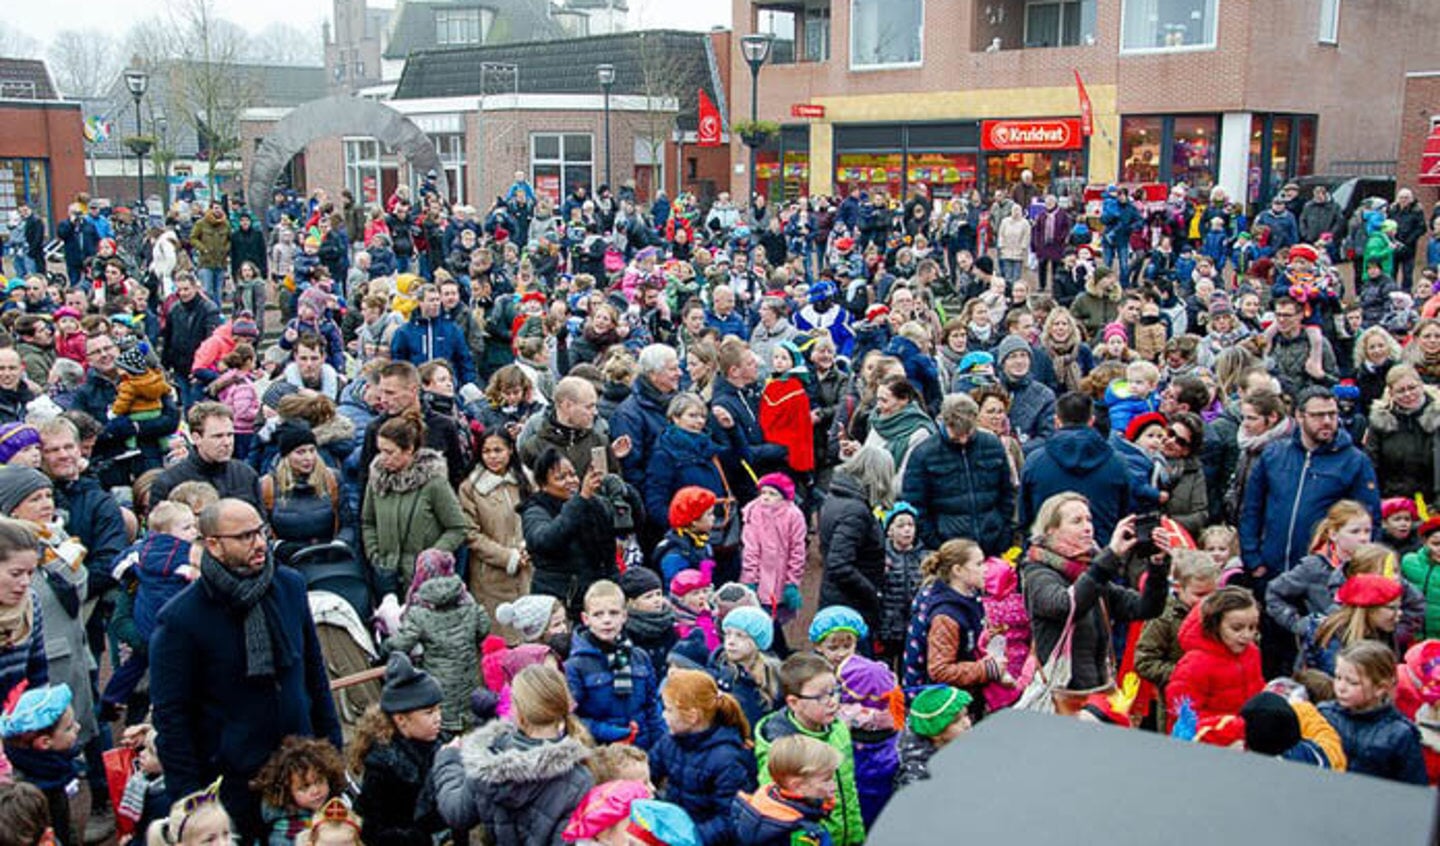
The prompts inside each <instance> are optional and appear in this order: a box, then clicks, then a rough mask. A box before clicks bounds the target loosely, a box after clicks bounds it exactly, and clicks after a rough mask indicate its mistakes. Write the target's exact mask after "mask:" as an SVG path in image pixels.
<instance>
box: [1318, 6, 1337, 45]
mask: <svg viewBox="0 0 1440 846" xmlns="http://www.w3.org/2000/svg"><path fill="white" fill-rule="evenodd" d="M1320 43H1321V44H1339V43H1340V0H1320Z"/></svg>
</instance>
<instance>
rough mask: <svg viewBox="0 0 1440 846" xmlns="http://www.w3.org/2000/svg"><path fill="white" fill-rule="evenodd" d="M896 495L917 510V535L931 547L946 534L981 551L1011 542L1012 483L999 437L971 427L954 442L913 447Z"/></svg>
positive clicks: (943, 439) (997, 550)
mask: <svg viewBox="0 0 1440 846" xmlns="http://www.w3.org/2000/svg"><path fill="white" fill-rule="evenodd" d="M901 499H903V500H905V501H906V502H908V503H910V504H911V505H913V506H915V508H916V509H917V510H918V511H919V512H920V520H919V523H920V538H921V540H922V541H923V542H924V544H925V546H926V547H928V548H930V549H939V548H940V544H942V543H944V542H945V541H947V540H950V539H951V538H970V539H971V540H973V541H975V542H976V543H978V544H980V547H981V548H982V549H983V550H984V551H985V554H986V555H1000V554H1002V553H1003V552H1005V550H1007V549H1009V548H1010V546H1011V544H1012V543H1013V542H1014V534H1015V484H1014V481H1013V480H1012V478H1011V476H1010V462H1009V461H1008V460H1007V459H1006V457H1005V447H1004V446H1003V445H1001V443H1000V439H999V438H997V437H995V436H994V435H992V434H990V433H989V432H982V431H979V430H976V431H975V432H974V433H972V434H971V435H970V439H969V440H967V441H966V442H965V443H963V444H960V443H956V442H955V441H954V440H953V439H952V438H951V437H950V435H949V433H947V432H946V431H945V428H944V426H943V424H942V426H941V429H940V435H939V436H938V437H934V438H927V439H926V440H925V441H924V442H923V443H921V444H920V445H919V446H918V447H916V448H915V453H914V454H913V455H912V456H911V457H910V463H909V465H907V467H906V470H905V482H904V487H903V494H902V496H901Z"/></svg>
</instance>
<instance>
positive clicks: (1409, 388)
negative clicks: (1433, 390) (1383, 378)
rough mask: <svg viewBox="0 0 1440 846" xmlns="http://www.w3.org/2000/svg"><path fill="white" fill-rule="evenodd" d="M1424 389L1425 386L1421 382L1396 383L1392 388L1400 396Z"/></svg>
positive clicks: (1393, 392)
mask: <svg viewBox="0 0 1440 846" xmlns="http://www.w3.org/2000/svg"><path fill="white" fill-rule="evenodd" d="M1423 390H1425V387H1424V386H1423V385H1421V384H1420V383H1419V382H1411V383H1410V384H1408V385H1395V386H1394V387H1392V388H1391V389H1390V392H1391V393H1392V394H1396V395H1397V396H1398V395H1399V394H1416V393H1419V392H1420V391H1423Z"/></svg>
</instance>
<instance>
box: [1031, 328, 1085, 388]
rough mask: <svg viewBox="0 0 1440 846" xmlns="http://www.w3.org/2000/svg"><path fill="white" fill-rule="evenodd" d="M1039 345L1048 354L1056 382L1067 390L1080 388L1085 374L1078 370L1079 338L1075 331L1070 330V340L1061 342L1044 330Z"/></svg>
mask: <svg viewBox="0 0 1440 846" xmlns="http://www.w3.org/2000/svg"><path fill="white" fill-rule="evenodd" d="M1040 345H1041V346H1043V347H1044V348H1045V352H1047V353H1049V355H1050V363H1051V364H1052V365H1054V368H1055V381H1056V383H1057V384H1059V385H1060V386H1061V387H1063V388H1065V389H1066V390H1069V391H1078V390H1080V380H1081V379H1083V378H1085V374H1083V373H1081V372H1080V338H1079V336H1078V335H1077V334H1076V333H1075V331H1074V330H1072V331H1071V333H1070V340H1069V341H1067V342H1066V343H1063V344H1061V343H1056V342H1055V340H1054V339H1053V338H1051V337H1050V333H1048V332H1046V333H1045V336H1044V338H1042V339H1041V341H1040Z"/></svg>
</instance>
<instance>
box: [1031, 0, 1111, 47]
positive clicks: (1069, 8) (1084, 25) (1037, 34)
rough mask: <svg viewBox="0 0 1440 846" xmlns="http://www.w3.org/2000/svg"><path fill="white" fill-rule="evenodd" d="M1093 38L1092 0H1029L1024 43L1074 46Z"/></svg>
mask: <svg viewBox="0 0 1440 846" xmlns="http://www.w3.org/2000/svg"><path fill="white" fill-rule="evenodd" d="M1094 41H1095V0H1030V2H1029V3H1027V4H1026V5H1025V46H1026V47H1075V46H1078V45H1080V44H1091V43H1094Z"/></svg>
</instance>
